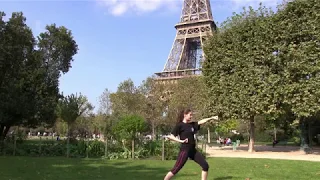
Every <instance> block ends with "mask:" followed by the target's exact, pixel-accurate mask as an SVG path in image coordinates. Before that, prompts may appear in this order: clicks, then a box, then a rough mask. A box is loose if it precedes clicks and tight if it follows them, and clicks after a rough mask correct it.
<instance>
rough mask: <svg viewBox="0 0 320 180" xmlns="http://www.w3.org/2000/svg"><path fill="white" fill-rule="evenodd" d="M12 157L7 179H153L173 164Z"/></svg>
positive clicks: (160, 175) (161, 177) (2, 173)
mask: <svg viewBox="0 0 320 180" xmlns="http://www.w3.org/2000/svg"><path fill="white" fill-rule="evenodd" d="M10 159H11V160H10V161H11V162H12V163H11V165H9V166H8V167H5V168H2V170H1V171H2V172H0V176H1V177H2V178H4V179H12V180H18V179H19V180H20V179H21V180H29V179H30V180H43V179H46V180H56V179H77V180H82V179H83V180H106V179H108V180H134V179H139V180H150V179H163V178H164V176H165V175H166V173H167V172H168V171H169V170H170V168H172V167H171V166H170V167H168V165H167V163H165V164H163V162H161V161H147V160H136V161H133V160H132V161H130V160H127V161H123V160H101V159H71V158H70V159H67V158H29V157H23V158H22V157H20V158H18V157H13V158H10ZM2 160H4V159H2ZM8 160H9V158H8ZM20 160H22V161H23V162H21V161H20ZM8 163H9V162H8ZM170 165H171V164H170ZM197 176H198V174H192V173H183V174H182V173H180V174H179V178H182V179H187V178H186V177H188V178H192V179H197ZM2 178H1V179H2Z"/></svg>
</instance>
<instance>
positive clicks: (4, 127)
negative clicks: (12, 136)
mask: <svg viewBox="0 0 320 180" xmlns="http://www.w3.org/2000/svg"><path fill="white" fill-rule="evenodd" d="M10 127H11V126H8V125H5V124H1V127H0V133H1V134H0V151H1V152H2V151H3V150H4V146H5V144H4V140H5V138H6V136H7V134H8V132H9V129H10Z"/></svg>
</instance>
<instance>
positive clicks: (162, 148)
mask: <svg viewBox="0 0 320 180" xmlns="http://www.w3.org/2000/svg"><path fill="white" fill-rule="evenodd" d="M164 141H165V139H164V138H162V161H164Z"/></svg>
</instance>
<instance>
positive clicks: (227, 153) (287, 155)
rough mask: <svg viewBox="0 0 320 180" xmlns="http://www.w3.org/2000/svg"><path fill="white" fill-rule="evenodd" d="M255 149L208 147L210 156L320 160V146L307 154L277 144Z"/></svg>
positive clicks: (291, 147)
mask: <svg viewBox="0 0 320 180" xmlns="http://www.w3.org/2000/svg"><path fill="white" fill-rule="evenodd" d="M255 150H256V151H255V152H253V153H249V152H248V146H247V145H241V146H240V147H237V150H235V151H233V150H232V147H230V146H225V147H217V146H211V147H209V146H207V148H206V152H207V154H208V156H209V157H237V158H266V159H286V160H304V161H318V162H320V148H313V150H312V152H311V153H309V154H305V153H304V152H302V151H300V150H299V147H293V146H276V147H274V148H273V147H272V146H262V145H257V146H255Z"/></svg>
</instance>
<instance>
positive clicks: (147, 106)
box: [138, 77, 166, 140]
mask: <svg viewBox="0 0 320 180" xmlns="http://www.w3.org/2000/svg"><path fill="white" fill-rule="evenodd" d="M138 89H139V92H140V93H141V94H142V95H143V97H144V98H142V116H143V117H144V118H145V119H146V120H147V121H148V123H149V125H150V126H151V132H152V139H153V140H154V139H155V136H156V129H157V127H159V125H160V124H163V112H164V111H165V105H166V103H165V102H164V101H162V100H161V97H162V95H163V89H164V85H163V84H159V83H157V82H156V80H155V79H154V77H148V78H147V79H146V80H144V81H143V82H142V84H141V85H140V86H139V88H138Z"/></svg>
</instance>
